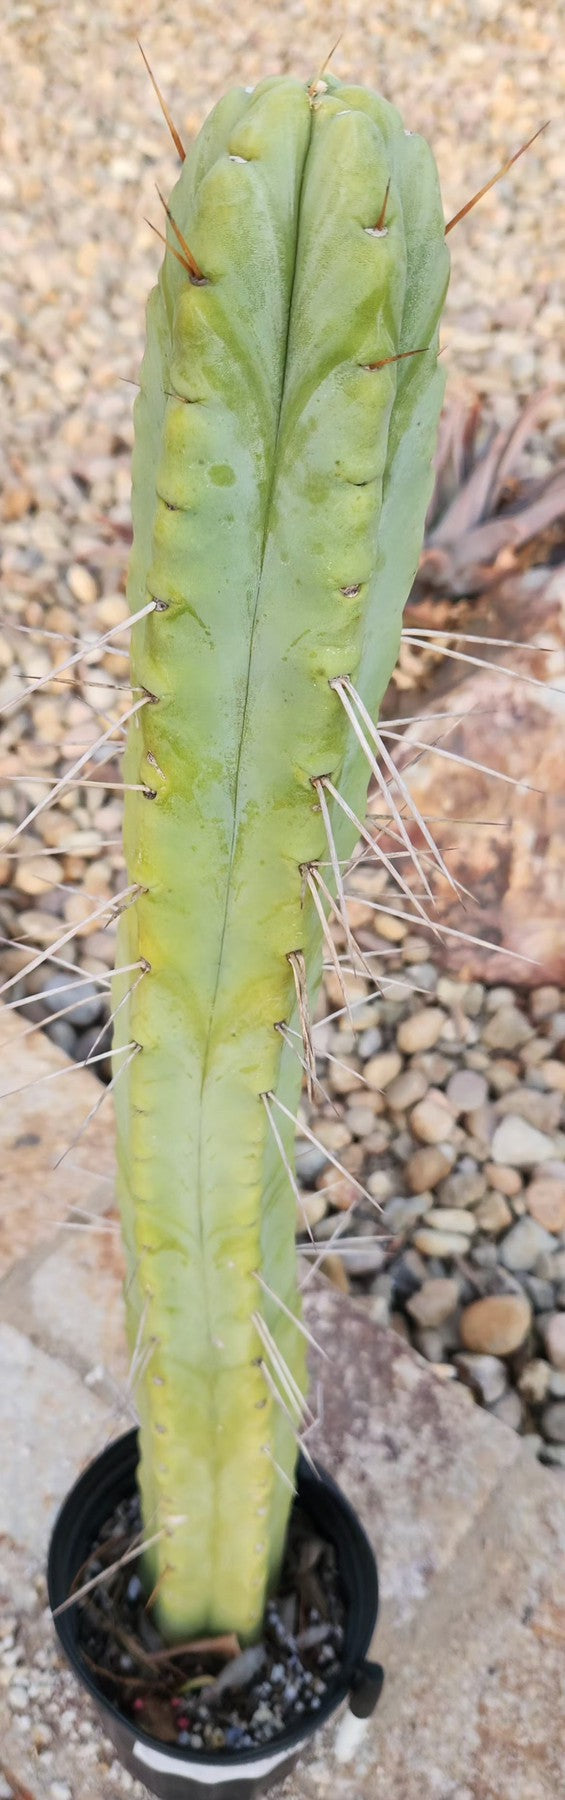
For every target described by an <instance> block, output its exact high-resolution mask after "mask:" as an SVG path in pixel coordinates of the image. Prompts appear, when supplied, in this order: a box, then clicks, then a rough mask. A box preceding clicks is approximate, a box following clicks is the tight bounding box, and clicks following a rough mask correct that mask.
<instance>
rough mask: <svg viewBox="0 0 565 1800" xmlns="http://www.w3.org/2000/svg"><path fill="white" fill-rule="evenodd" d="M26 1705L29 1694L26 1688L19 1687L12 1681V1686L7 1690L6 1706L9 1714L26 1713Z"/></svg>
mask: <svg viewBox="0 0 565 1800" xmlns="http://www.w3.org/2000/svg"><path fill="white" fill-rule="evenodd" d="M28 1703H29V1694H28V1691H27V1688H25V1687H20V1686H19V1684H18V1682H16V1681H14V1682H13V1683H12V1686H11V1687H10V1688H9V1689H8V1705H9V1707H10V1710H11V1712H15V1713H25V1712H26V1711H27V1707H28Z"/></svg>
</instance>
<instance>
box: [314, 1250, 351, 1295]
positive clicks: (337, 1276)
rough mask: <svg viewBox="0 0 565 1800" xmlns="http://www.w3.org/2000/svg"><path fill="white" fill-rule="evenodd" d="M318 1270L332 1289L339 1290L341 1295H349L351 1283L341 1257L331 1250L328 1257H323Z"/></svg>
mask: <svg viewBox="0 0 565 1800" xmlns="http://www.w3.org/2000/svg"><path fill="white" fill-rule="evenodd" d="M320 1269H321V1273H322V1275H325V1277H326V1281H331V1284H332V1287H336V1288H339V1291H340V1293H341V1294H349V1293H350V1291H351V1283H350V1280H349V1276H348V1273H347V1269H346V1267H345V1263H344V1262H343V1258H342V1257H341V1256H337V1255H336V1253H335V1251H333V1250H331V1251H330V1252H329V1255H328V1256H325V1257H324V1260H323V1262H322V1263H320Z"/></svg>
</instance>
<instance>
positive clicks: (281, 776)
mask: <svg viewBox="0 0 565 1800" xmlns="http://www.w3.org/2000/svg"><path fill="white" fill-rule="evenodd" d="M168 212H169V221H168V225H167V241H168V249H167V253H166V254H165V256H164V261H163V266H162V269H161V272H160V275H159V281H158V285H157V287H156V288H155V289H154V290H153V293H152V294H151V297H150V300H149V305H148V321H147V344H146V350H145V356H144V361H143V367H142V375H141V390H140V394H139V396H138V398H137V401H136V408H135V450H134V461H133V524H134V544H133V551H132V557H131V563H130V573H129V600H130V604H131V608H132V611H133V612H137V611H138V610H141V609H143V607H144V606H145V605H147V604H148V603H150V602H151V601H153V602H154V607H153V609H152V610H150V611H148V613H147V615H146V616H145V617H144V618H143V619H142V620H140V621H139V622H138V623H137V624H136V625H135V626H134V627H133V629H132V634H131V642H132V648H131V656H132V682H133V684H134V700H135V699H137V698H141V700H142V701H144V702H145V704H143V705H141V706H140V707H139V708H138V710H137V711H136V713H135V714H134V716H133V717H132V719H131V721H130V724H129V728H128V729H129V736H128V743H127V750H126V763H125V778H126V781H127V783H128V784H131V789H130V791H128V793H127V795H126V809H125V827H124V839H125V852H126V861H127V868H128V880H129V882H130V883H132V884H133V883H137V884H139V891H138V893H137V897H136V900H135V904H133V905H131V906H130V907H129V908H128V910H127V911H125V912H124V913H123V916H122V918H121V920H120V927H119V937H118V967H119V968H122V967H123V968H124V969H127V968H128V967H131V965H132V964H136V963H137V962H138V961H141V965H142V971H144V972H143V973H142V978H141V979H139V978H138V979H137V980H136V981H135V982H134V983H133V985H130V991H129V993H128V980H129V981H130V984H131V977H128V976H127V975H124V974H121V975H119V976H116V977H115V994H114V1003H115V1004H116V1003H117V1004H118V1005H119V1012H118V1015H117V1018H116V1026H115V1040H114V1043H115V1051H116V1052H119V1051H122V1053H123V1050H124V1047H125V1046H126V1045H134V1046H139V1050H137V1049H134V1051H133V1052H132V1051H129V1052H128V1059H127V1067H124V1063H123V1054H122V1056H121V1057H120V1067H121V1068H122V1071H123V1072H122V1078H121V1080H120V1083H119V1084H117V1085H116V1095H115V1103H116V1114H117V1134H118V1171H119V1173H118V1184H119V1201H120V1209H121V1216H122V1225H123V1234H124V1240H125V1245H126V1251H127V1258H128V1279H127V1289H126V1291H127V1312H128V1328H129V1333H130V1338H131V1342H132V1345H135V1350H136V1363H137V1367H138V1371H139V1380H138V1387H137V1399H138V1407H139V1413H140V1445H141V1461H140V1491H141V1497H142V1507H143V1516H144V1519H145V1522H146V1526H147V1530H148V1533H149V1534H150V1535H151V1536H152V1538H155V1537H156V1538H157V1540H158V1541H157V1542H156V1543H153V1546H152V1548H151V1551H148V1552H147V1570H146V1573H147V1579H148V1581H149V1582H150V1583H151V1585H152V1586H155V1589H156V1601H155V1617H156V1618H157V1620H158V1623H159V1625H160V1628H161V1630H162V1632H163V1635H164V1636H165V1637H166V1639H168V1640H170V1641H173V1640H175V1639H179V1638H182V1639H184V1638H187V1637H189V1636H191V1635H193V1634H195V1633H200V1632H202V1631H206V1632H221V1631H223V1630H226V1629H229V1630H232V1631H236V1632H237V1633H238V1634H239V1636H240V1639H241V1641H242V1642H245V1641H252V1640H253V1638H254V1636H256V1635H257V1633H258V1631H259V1630H260V1627H261V1621H262V1617H263V1613H264V1607H265V1601H266V1597H267V1595H268V1593H269V1591H270V1590H271V1589H272V1587H273V1585H274V1584H275V1583H276V1580H277V1575H278V1573H279V1570H280V1564H281V1558H282V1555H283V1551H284V1544H285V1534H286V1527H287V1521H288V1513H289V1508H290V1505H291V1498H292V1490H293V1477H294V1470H295V1465H296V1457H297V1434H298V1430H299V1420H300V1416H301V1415H303V1409H304V1405H305V1395H306V1388H307V1371H306V1344H305V1336H304V1331H303V1329H302V1328H301V1323H300V1309H299V1294H298V1290H297V1275H296V1254H295V1229H296V1202H295V1195H294V1192H293V1185H292V1179H291V1165H292V1163H293V1146H294V1133H295V1124H294V1119H295V1116H296V1113H297V1108H298V1104H299V1097H300V1083H301V1074H302V1069H301V1063H300V1060H299V1057H298V1056H297V1055H296V1054H294V1053H293V1050H292V1048H291V1046H292V1044H293V1043H294V1044H298V1043H299V1040H298V1038H297V1037H294V1038H293V1037H292V1033H293V1032H298V1031H300V1030H301V1029H302V1028H304V1033H305V1041H306V1045H308V1019H307V1005H308V997H309V1005H310V1008H312V1007H313V1006H314V1004H315V1000H316V995H317V991H318V987H319V983H320V979H321V966H322V952H323V945H324V931H323V925H322V918H321V916H320V913H321V912H322V914H323V913H324V911H326V910H327V905H328V902H327V898H326V899H325V900H324V901H323V902H322V904H321V903H320V892H321V891H322V890H320V889H317V894H318V904H317V905H316V903H315V898H314V894H313V889H315V887H316V883H315V881H314V880H313V876H312V871H313V870H315V869H316V868H317V866H318V864H323V865H324V869H323V870H322V875H323V879H324V881H325V883H326V888H328V889H329V890H330V892H331V894H332V895H333V896H334V900H335V896H336V876H337V874H338V873H339V868H338V862H341V860H342V859H345V858H347V857H348V856H349V855H350V854H351V851H352V848H353V846H354V844H355V841H356V839H357V836H358V829H357V826H356V823H355V820H356V819H357V818H358V817H359V816H360V817H361V818H362V817H363V813H364V807H365V800H366V794H367V786H368V780H369V773H370V770H369V767H368V764H367V759H366V756H365V754H364V751H363V747H362V745H361V744H360V742H359V741H358V736H356V735H355V732H354V730H353V729H352V725H351V720H350V717H349V715H348V712H347V709H346V707H345V704H344V703H343V691H342V692H341V693H340V692H339V691H338V690H336V688H335V686H333V685H332V683H334V682H335V681H336V680H337V679H338V678H340V677H344V676H347V677H350V678H351V680H352V681H354V682H355V684H356V690H357V691H358V694H359V696H360V698H361V699H362V701H363V702H364V705H365V707H366V708H367V709H368V712H369V713H370V714H371V716H372V717H373V718H374V717H376V715H377V713H378V708H379V704H380V701H381V697H382V695H383V693H384V690H385V688H386V686H387V683H388V680H389V677H390V674H391V672H392V669H393V666H394V663H395V660H396V656H397V650H398V644H399V637H400V629H401V615H402V608H403V605H404V602H405V599H406V596H407V594H408V591H409V589H410V584H411V581H412V579H413V575H414V572H415V568H416V564H417V558H418V552H419V548H420V543H421V538H422V533H423V527H424V518H425V512H426V506H427V503H428V499H429V496H430V493H431V489H432V480H433V476H432V458H433V451H434V445H435V434H436V426H437V421H438V415H439V410H440V405H441V400H442V394H443V379H442V373H441V371H440V369H439V368H438V362H437V354H438V351H437V336H438V320H439V316H440V313H441V308H442V303H443V299H444V295H445V289H446V285H447V279H448V255H447V249H446V246H445V241H444V231H445V227H444V219H443V213H442V207H441V201H440V194H439V188H438V180H437V173H436V168H435V164H434V161H433V157H432V155H431V152H430V150H429V149H428V147H427V145H426V143H425V142H424V141H423V140H422V139H421V138H419V137H417V136H413V135H412V134H411V133H409V132H407V131H405V129H404V127H403V124H402V120H401V118H400V116H399V114H398V113H397V112H396V110H395V109H394V107H392V106H391V105H389V104H388V103H387V102H386V101H384V100H383V99H381V98H380V97H379V96H378V95H376V94H374V93H371V92H369V91H366V90H365V89H364V88H361V87H355V86H347V85H342V84H341V83H340V82H339V81H337V80H334V79H331V78H330V77H326V78H325V79H324V80H323V81H319V82H317V83H312V84H310V86H307V85H304V84H302V83H300V82H299V81H296V80H293V79H290V78H289V79H287V78H273V79H268V80H265V81H262V82H261V83H260V84H259V86H258V87H256V88H255V89H254V90H253V91H249V90H247V89H244V88H237V89H235V90H234V91H233V92H230V93H229V94H227V96H226V97H225V98H224V99H222V100H221V101H220V103H219V104H218V105H217V106H216V107H215V109H214V111H213V112H212V114H211V116H210V117H209V119H208V120H207V122H206V124H205V125H204V127H203V129H202V131H201V132H200V135H199V136H198V138H197V139H196V141H195V143H194V144H193V145H192V146H191V148H190V150H189V152H188V154H187V156H186V159H185V161H184V163H183V166H182V170H181V174H180V178H179V180H178V182H177V185H176V187H175V189H174V191H173V194H172V197H171V201H170V209H168ZM326 783H327V784H328V785H326ZM132 790H133V791H132ZM337 796H339V798H338V797H337ZM343 803H345V807H347V808H348V809H349V811H346V810H344V804H343ZM335 904H336V905H337V904H339V902H338V901H335ZM120 1002H121V1004H120ZM281 1026H282V1027H283V1028H284V1027H286V1028H287V1029H283V1030H282V1031H281V1029H280V1027H281ZM277 1027H278V1028H279V1029H277ZM116 1066H117V1065H116Z"/></svg>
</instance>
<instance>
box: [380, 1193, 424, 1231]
mask: <svg viewBox="0 0 565 1800" xmlns="http://www.w3.org/2000/svg"><path fill="white" fill-rule="evenodd" d="M431 1198H432V1196H431V1194H430V1193H428V1192H426V1193H423V1194H414V1196H413V1198H412V1199H411V1200H405V1199H404V1197H403V1196H401V1195H395V1196H394V1198H393V1199H392V1200H387V1202H386V1206H384V1207H383V1212H382V1223H383V1225H384V1226H385V1227H386V1230H387V1231H392V1233H393V1235H394V1236H396V1233H397V1232H404V1231H410V1229H411V1226H412V1225H415V1224H416V1222H417V1220H418V1219H421V1218H423V1215H424V1213H425V1212H427V1211H428V1208H429V1205H430V1201H431Z"/></svg>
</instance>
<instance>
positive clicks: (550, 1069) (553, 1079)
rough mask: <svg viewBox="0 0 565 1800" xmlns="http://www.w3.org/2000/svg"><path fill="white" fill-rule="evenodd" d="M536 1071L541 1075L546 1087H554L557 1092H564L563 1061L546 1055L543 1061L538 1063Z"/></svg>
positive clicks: (564, 1071)
mask: <svg viewBox="0 0 565 1800" xmlns="http://www.w3.org/2000/svg"><path fill="white" fill-rule="evenodd" d="M538 1073H539V1074H540V1075H542V1076H543V1080H544V1083H545V1086H546V1087H548V1088H552V1089H554V1090H555V1091H556V1092H557V1093H558V1094H565V1063H562V1062H558V1061H557V1058H556V1057H553V1056H548V1058H547V1060H546V1061H545V1062H541V1063H540V1065H539V1071H538Z"/></svg>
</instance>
